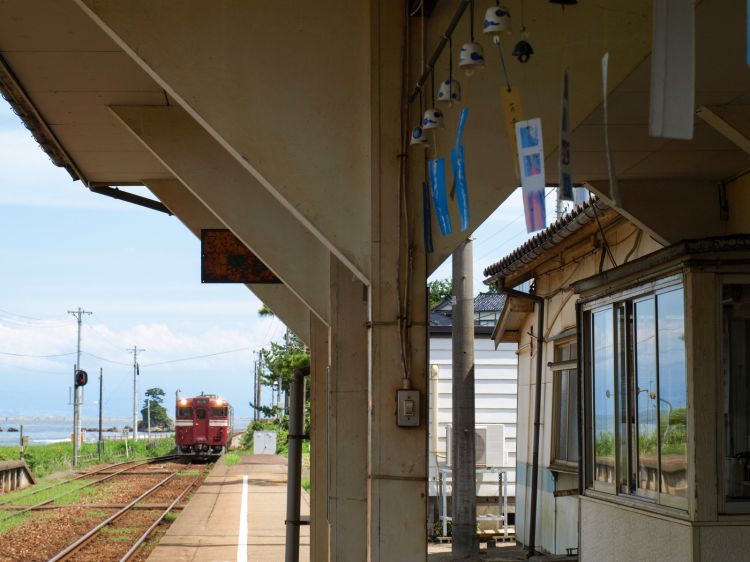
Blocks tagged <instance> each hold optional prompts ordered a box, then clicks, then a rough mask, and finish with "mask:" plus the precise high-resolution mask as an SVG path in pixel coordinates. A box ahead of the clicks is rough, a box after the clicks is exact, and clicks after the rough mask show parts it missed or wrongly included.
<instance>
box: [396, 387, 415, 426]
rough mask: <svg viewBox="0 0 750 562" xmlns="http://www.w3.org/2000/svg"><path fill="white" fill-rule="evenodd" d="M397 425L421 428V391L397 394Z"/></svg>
mask: <svg viewBox="0 0 750 562" xmlns="http://www.w3.org/2000/svg"><path fill="white" fill-rule="evenodd" d="M396 405H397V410H396V425H398V426H399V427H418V426H419V391H418V390H399V391H397V392H396Z"/></svg>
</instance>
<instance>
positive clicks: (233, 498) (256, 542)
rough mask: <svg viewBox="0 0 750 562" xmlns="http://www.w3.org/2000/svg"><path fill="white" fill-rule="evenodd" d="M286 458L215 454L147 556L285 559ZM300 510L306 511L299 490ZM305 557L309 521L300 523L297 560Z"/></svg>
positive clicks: (197, 561) (201, 561)
mask: <svg viewBox="0 0 750 562" xmlns="http://www.w3.org/2000/svg"><path fill="white" fill-rule="evenodd" d="M286 471H287V460H286V458H284V457H280V456H276V455H246V456H242V457H240V460H239V462H238V463H237V464H235V465H232V466H227V465H226V464H225V463H224V459H223V458H222V459H220V460H219V461H218V462H217V463H216V465H215V466H214V468H213V469H212V470H211V472H210V473H209V475H208V477H207V478H206V479H205V481H204V482H203V484H202V485H201V487H200V488H199V489H198V490H197V492H195V493H194V494H193V496H192V498H191V499H190V502H189V503H188V505H187V506H186V507H185V509H183V510H182V512H181V513H180V515H179V517H177V520H176V521H175V522H174V523H173V524H172V526H171V527H170V528H169V530H168V531H167V532H166V534H165V535H164V536H163V537H162V539H161V541H159V544H158V545H157V546H156V548H154V550H153V551H152V552H151V555H150V556H149V557H148V559H147V562H218V561H235V560H236V561H237V562H274V561H277V560H280V561H283V560H284V542H285V535H286V530H285V527H284V520H285V519H286ZM301 511H302V513H301V515H302V516H303V517H306V516H309V514H310V498H309V496H308V495H307V493H306V492H305V491H304V490H302V502H301ZM309 560H310V527H309V526H303V527H301V529H300V561H304V562H307V561H309Z"/></svg>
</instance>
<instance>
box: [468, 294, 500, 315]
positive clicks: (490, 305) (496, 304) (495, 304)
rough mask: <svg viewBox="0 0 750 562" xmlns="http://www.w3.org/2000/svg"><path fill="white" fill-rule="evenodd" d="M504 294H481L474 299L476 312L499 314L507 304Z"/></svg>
mask: <svg viewBox="0 0 750 562" xmlns="http://www.w3.org/2000/svg"><path fill="white" fill-rule="evenodd" d="M505 296H506V295H505V294H504V293H479V294H478V295H477V296H476V297H474V312H499V311H501V310H502V309H503V305H504V304H505Z"/></svg>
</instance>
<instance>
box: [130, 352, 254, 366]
mask: <svg viewBox="0 0 750 562" xmlns="http://www.w3.org/2000/svg"><path fill="white" fill-rule="evenodd" d="M254 350H255V348H253V347H240V348H238V349H229V350H227V351H218V352H216V353H207V354H206V355H194V356H192V357H182V358H180V359H170V360H169V361H159V362H158V363H147V364H144V365H143V366H144V367H155V366H157V365H166V364H168V363H179V362H182V361H192V360H194V359H204V358H206V357H215V356H217V355H227V354H229V353H239V352H241V351H254Z"/></svg>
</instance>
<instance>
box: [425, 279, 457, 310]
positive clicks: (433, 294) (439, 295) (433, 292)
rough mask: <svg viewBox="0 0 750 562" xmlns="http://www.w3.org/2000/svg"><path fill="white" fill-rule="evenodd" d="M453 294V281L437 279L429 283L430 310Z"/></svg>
mask: <svg viewBox="0 0 750 562" xmlns="http://www.w3.org/2000/svg"><path fill="white" fill-rule="evenodd" d="M452 294H453V281H451V280H450V279H435V280H434V281H429V282H428V283H427V298H428V299H429V303H430V310H432V309H433V308H435V307H436V306H437V305H439V304H440V303H441V302H443V299H445V297H447V296H448V295H452Z"/></svg>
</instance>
